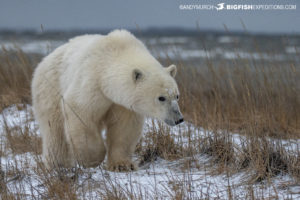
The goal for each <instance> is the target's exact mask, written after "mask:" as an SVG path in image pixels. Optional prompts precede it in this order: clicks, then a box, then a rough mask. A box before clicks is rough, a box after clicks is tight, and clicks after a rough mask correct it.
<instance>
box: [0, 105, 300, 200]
mask: <svg viewBox="0 0 300 200" xmlns="http://www.w3.org/2000/svg"><path fill="white" fill-rule="evenodd" d="M31 109H32V108H31V106H29V105H26V106H25V107H24V106H23V107H22V106H21V105H13V106H11V107H9V108H6V109H5V110H4V111H3V112H2V113H1V116H0V128H1V127H2V130H4V127H3V123H4V122H5V123H6V124H7V126H8V127H15V126H20V127H21V128H22V129H23V128H25V127H23V126H24V124H27V126H26V127H29V129H30V130H31V131H35V132H36V130H37V124H36V123H35V122H34V121H33V120H32V113H31V112H32V111H31ZM28 124H29V125H28ZM161 126H162V124H161V123H160V122H159V121H157V120H152V119H149V118H148V119H146V122H145V125H144V128H143V132H144V133H147V132H149V131H153V129H159V128H161ZM167 128H168V129H169V130H170V133H171V135H173V137H174V140H175V142H177V143H180V144H181V145H185V144H188V142H189V141H190V140H197V139H199V138H204V137H208V136H211V135H212V134H213V132H211V131H208V130H204V129H202V128H198V127H195V126H194V125H193V124H191V123H189V122H184V123H182V124H180V125H179V126H175V127H167ZM186 133H189V134H190V135H189V136H187V135H186ZM220 133H222V132H220ZM228 134H231V137H232V141H233V142H234V144H235V145H237V146H238V147H239V146H241V145H242V143H243V140H245V139H246V138H245V137H244V136H240V135H238V134H234V133H228ZM281 142H283V143H282V144H283V145H284V146H287V147H288V148H291V149H293V148H297V149H298V150H299V148H298V147H299V146H298V144H299V141H293V142H292V143H291V140H285V141H282V140H281ZM294 145H295V146H294ZM0 160H1V161H0V162H1V170H2V171H3V172H4V173H8V172H9V170H11V169H15V168H16V167H17V168H20V169H22V170H20V171H21V174H16V175H14V176H13V177H9V178H8V179H6V180H5V181H6V182H7V184H6V185H7V187H8V188H9V189H10V191H12V192H18V193H20V191H21V192H22V193H24V194H26V195H27V196H26V198H27V199H31V198H32V196H31V195H33V196H35V197H39V198H42V197H41V196H40V195H41V194H42V193H43V192H44V191H45V190H46V189H47V188H46V186H45V180H43V177H41V176H39V175H38V174H37V171H36V170H37V167H36V166H37V161H41V157H40V156H35V155H33V154H32V153H24V154H19V155H13V154H9V155H7V156H5V157H1V159H0ZM189 161H190V162H192V163H193V162H196V164H195V166H194V165H191V166H192V167H191V168H187V166H186V163H187V162H189ZM210 162H211V158H210V157H208V156H206V155H200V154H198V155H195V156H193V157H185V158H182V159H179V160H175V161H166V160H163V159H160V158H158V159H157V160H156V161H154V162H152V163H148V164H145V165H144V166H141V168H140V169H139V170H138V171H135V172H127V173H116V172H110V171H107V170H105V169H103V168H102V167H97V168H89V169H81V168H80V170H81V171H82V173H80V174H79V177H78V179H77V180H76V181H77V182H78V184H79V185H81V187H80V188H81V190H82V191H87V190H86V189H84V188H89V186H90V184H95V185H98V186H99V187H95V188H94V189H92V190H91V191H89V192H81V193H80V188H79V190H78V195H84V197H82V198H89V199H90V198H95V199H96V198H97V197H98V194H99V192H100V193H101V192H103V193H105V190H107V189H108V190H113V188H117V189H118V188H121V189H122V190H125V191H129V192H131V193H135V194H137V195H138V194H143V195H144V197H146V196H148V197H149V198H152V199H155V197H159V198H165V199H172V198H174V196H175V191H174V188H177V189H178V188H179V191H182V192H183V193H184V194H185V195H186V196H187V197H189V198H191V199H204V198H219V199H230V196H231V197H232V198H233V199H245V198H248V197H249V195H250V194H247V192H246V191H250V189H251V190H253V193H254V194H257V195H258V196H259V195H261V194H263V197H264V198H268V197H270V198H272V197H275V196H276V195H278V197H279V199H285V198H294V199H297V198H300V194H299V185H296V184H294V185H293V184H291V183H293V179H292V178H291V177H289V176H288V175H282V176H277V177H274V178H273V179H272V181H271V184H269V183H263V184H253V185H247V184H246V183H244V180H245V178H247V176H249V173H247V172H242V173H238V174H234V175H226V174H224V173H223V174H219V175H214V174H211V172H210V168H211V167H212V166H211V165H210ZM65 175H66V176H70V177H71V176H73V175H74V174H72V172H71V173H70V172H69V173H66V174H65ZM249 188H250V189H249ZM229 191H231V192H229ZM255 196H256V195H255ZM24 198H25V197H24Z"/></svg>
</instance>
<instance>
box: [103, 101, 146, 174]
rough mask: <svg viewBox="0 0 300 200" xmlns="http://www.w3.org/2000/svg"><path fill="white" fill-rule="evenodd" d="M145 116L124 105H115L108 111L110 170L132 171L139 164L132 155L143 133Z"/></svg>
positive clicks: (108, 159) (108, 158)
mask: <svg viewBox="0 0 300 200" xmlns="http://www.w3.org/2000/svg"><path fill="white" fill-rule="evenodd" d="M143 123H144V118H143V117H142V116H140V115H138V114H137V113H135V112H132V111H130V110H128V109H126V108H124V107H122V106H119V105H113V106H112V107H111V108H110V110H109V111H108V113H107V116H106V125H107V148H108V155H107V156H108V157H107V162H108V170H111V171H131V170H136V169H137V166H136V165H135V164H134V163H133V162H132V160H131V157H132V154H133V153H134V150H135V147H136V145H137V143H138V140H139V138H140V136H141V133H142V127H143Z"/></svg>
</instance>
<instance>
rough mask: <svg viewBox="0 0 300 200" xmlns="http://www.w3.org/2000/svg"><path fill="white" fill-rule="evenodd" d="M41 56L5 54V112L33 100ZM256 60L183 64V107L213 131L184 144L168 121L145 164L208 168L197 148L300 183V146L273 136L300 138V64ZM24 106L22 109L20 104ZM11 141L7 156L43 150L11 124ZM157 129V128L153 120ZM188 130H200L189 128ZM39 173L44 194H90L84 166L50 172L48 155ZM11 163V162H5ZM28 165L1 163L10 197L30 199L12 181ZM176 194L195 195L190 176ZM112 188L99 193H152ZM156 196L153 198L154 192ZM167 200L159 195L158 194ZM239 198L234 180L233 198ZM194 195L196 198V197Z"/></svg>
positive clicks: (0, 79)
mask: <svg viewBox="0 0 300 200" xmlns="http://www.w3.org/2000/svg"><path fill="white" fill-rule="evenodd" d="M39 60H40V58H38V57H34V56H29V55H26V54H24V53H22V52H21V51H19V52H17V53H12V52H8V51H5V50H4V51H3V52H2V53H1V54H0V102H1V103H0V111H2V110H3V109H4V108H6V107H8V106H9V105H12V104H30V102H31V98H30V82H31V78H32V72H33V69H34V67H35V66H36V64H37V63H38V62H39ZM253 62H254V61H252V60H242V59H240V60H238V61H236V62H233V63H226V62H220V63H219V64H218V65H215V64H214V63H213V62H212V61H210V60H209V59H208V60H207V61H206V65H205V66H201V67H199V66H196V67H195V66H187V65H185V64H184V63H179V64H178V67H179V72H178V76H177V81H178V83H179V87H180V91H181V100H180V104H181V108H182V110H183V113H184V115H185V118H186V119H187V120H188V121H190V122H192V123H193V124H195V125H197V126H201V127H203V128H204V129H206V130H209V131H211V132H212V133H213V134H211V135H208V136H207V137H205V138H202V139H199V140H198V141H194V143H192V142H191V143H189V145H188V146H183V145H181V144H180V143H176V142H175V140H174V136H173V135H172V134H171V133H170V130H169V129H168V128H167V127H165V126H164V125H162V124H158V127H157V128H153V129H152V130H151V131H150V132H148V133H147V134H146V135H145V136H144V138H143V139H142V141H141V143H140V144H139V145H138V147H137V149H136V154H137V155H138V157H139V159H140V161H141V163H140V165H142V166H143V165H145V164H147V163H149V162H153V161H155V160H156V159H157V158H162V159H165V160H177V159H182V158H185V157H191V159H188V160H187V161H186V162H185V163H184V164H183V169H189V168H191V167H196V168H198V167H199V168H200V167H201V166H199V165H198V164H197V159H196V158H194V156H195V155H197V154H206V155H208V156H210V157H211V158H212V160H211V161H212V163H211V166H216V167H212V168H213V170H215V172H217V173H226V174H230V173H235V172H239V171H245V170H246V171H249V172H252V173H251V174H253V175H252V176H250V177H249V178H248V179H247V180H246V181H247V182H248V183H254V182H260V181H263V180H268V179H269V178H271V177H274V176H276V175H279V174H290V175H291V176H293V177H294V178H295V179H296V180H297V181H300V168H299V166H300V152H299V151H298V153H297V154H290V153H288V152H286V151H285V149H284V148H283V147H282V144H281V143H280V142H279V143H274V142H270V141H269V140H268V138H269V137H273V138H277V139H291V138H294V139H295V138H296V139H299V138H300V126H299V119H300V87H299V85H300V70H299V66H298V65H297V64H295V63H286V64H285V66H278V65H277V64H276V63H268V64H265V63H254V64H253ZM20 109H21V108H20ZM4 127H5V133H6V138H7V143H6V144H5V145H4V146H1V149H0V150H1V151H0V158H1V157H3V156H4V155H5V154H6V151H11V152H12V153H13V154H20V155H21V154H23V153H26V152H33V153H34V154H35V155H39V154H40V153H41V141H40V137H39V136H37V135H36V134H34V133H30V132H29V131H28V130H27V131H26V129H25V130H24V129H21V128H18V127H16V128H15V129H10V128H9V127H8V126H6V125H5V120H4ZM153 127H155V126H153ZM230 132H238V133H240V134H241V135H243V136H245V138H246V139H245V143H244V144H243V147H242V148H241V150H240V151H238V152H236V151H235V146H234V144H233V142H232V138H231V136H230ZM183 134H187V135H191V134H192V130H189V131H188V132H187V133H183ZM36 162H37V163H38V164H37V166H36V168H35V172H36V174H37V175H38V176H40V177H41V180H43V181H42V183H41V185H42V186H43V187H45V188H46V190H45V193H43V194H40V196H39V197H38V198H43V199H45V198H46V199H78V198H80V197H78V189H82V191H83V192H86V191H89V189H91V188H92V187H95V186H92V185H91V186H90V187H91V188H86V189H85V190H83V188H81V185H80V184H78V182H77V181H76V177H77V176H80V175H81V172H80V170H78V171H75V172H72V173H71V174H73V175H72V176H71V177H70V176H69V175H68V174H69V173H70V172H68V171H65V170H64V169H60V170H58V171H57V172H48V171H47V170H46V169H45V168H44V167H43V165H42V162H41V160H40V158H39V157H38V156H37V157H36ZM1 167H5V166H1ZM25 169H26V165H21V166H18V165H16V166H14V167H13V168H11V169H10V170H9V171H6V172H5V173H4V172H3V171H2V170H1V169H0V172H1V173H0V175H1V177H0V193H1V197H2V199H23V198H24V196H22V192H20V194H18V195H19V196H18V195H16V194H12V193H11V191H9V189H8V188H7V185H8V184H9V183H11V182H12V181H15V182H16V186H18V184H17V180H18V179H21V178H22V177H23V176H24V174H26V170H25ZM170 185H172V187H171V188H172V191H170V194H171V196H172V197H173V199H185V198H188V197H189V192H188V190H187V188H188V187H189V185H188V183H186V182H180V181H179V182H178V181H175V180H170ZM97 187H102V188H104V190H101V191H99V192H98V193H97V194H98V195H99V197H101V198H102V199H128V198H131V199H145V198H146V197H145V196H144V195H145V194H146V193H145V191H144V192H142V191H141V190H140V191H139V190H138V191H135V192H132V191H130V190H128V189H125V188H123V187H122V186H121V185H118V184H117V185H116V184H115V183H113V181H112V180H109V181H108V179H105V178H104V182H103V184H101V185H97ZM245 193H247V194H248V197H249V199H256V198H257V197H256V196H255V195H257V194H254V191H253V188H252V186H251V185H250V186H249V187H248V189H247V191H245ZM151 198H153V196H152V197H151ZM157 198H158V199H159V198H160V197H159V194H158V196H157ZM220 198H221V197H220ZM227 198H229V199H231V198H232V191H231V185H230V183H229V184H228V197H227ZM188 199H189V198H188Z"/></svg>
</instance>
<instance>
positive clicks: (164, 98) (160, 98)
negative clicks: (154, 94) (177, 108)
mask: <svg viewBox="0 0 300 200" xmlns="http://www.w3.org/2000/svg"><path fill="white" fill-rule="evenodd" d="M158 100H159V101H165V100H166V97H158Z"/></svg>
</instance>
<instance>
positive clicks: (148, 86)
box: [100, 30, 183, 126]
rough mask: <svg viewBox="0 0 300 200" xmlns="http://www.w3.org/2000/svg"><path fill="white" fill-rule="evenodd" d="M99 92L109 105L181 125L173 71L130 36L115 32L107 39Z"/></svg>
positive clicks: (174, 67)
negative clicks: (106, 61) (106, 62)
mask: <svg viewBox="0 0 300 200" xmlns="http://www.w3.org/2000/svg"><path fill="white" fill-rule="evenodd" d="M106 42H107V44H106V45H105V51H106V53H107V55H106V54H105V58H108V60H109V63H108V64H106V66H107V67H105V68H104V69H103V70H102V71H101V74H102V78H101V83H100V84H101V85H102V92H103V93H104V94H105V96H106V97H108V99H110V100H111V101H112V102H114V103H116V104H119V105H122V106H124V107H126V108H127V109H130V110H133V111H134V112H137V113H139V114H142V115H145V116H150V117H154V118H157V119H159V120H162V121H164V122H165V123H167V124H168V125H171V126H174V125H177V124H179V123H181V122H183V117H182V114H181V112H180V109H179V106H178V99H179V91H178V87H177V84H176V82H175V79H174V77H175V75H176V72H177V68H176V66H175V65H171V66H169V67H167V68H165V67H162V65H161V64H160V63H159V62H158V61H157V60H156V59H155V58H154V57H153V56H152V55H151V54H150V52H149V51H148V49H147V48H146V47H145V46H144V44H143V43H142V42H141V41H139V40H138V39H137V38H135V37H134V36H133V35H132V34H131V33H129V32H127V31H124V30H116V31H113V32H112V33H110V34H109V35H108V37H107V41H106ZM103 60H104V59H102V62H103Z"/></svg>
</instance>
